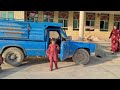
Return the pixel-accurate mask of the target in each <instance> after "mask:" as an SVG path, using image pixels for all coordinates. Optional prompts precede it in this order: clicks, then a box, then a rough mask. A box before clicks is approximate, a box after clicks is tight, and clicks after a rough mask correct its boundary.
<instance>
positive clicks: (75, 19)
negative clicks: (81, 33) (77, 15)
mask: <svg viewBox="0 0 120 90" xmlns="http://www.w3.org/2000/svg"><path fill="white" fill-rule="evenodd" d="M74 20H77V28H74V26H73V29H79V19H73V22H74Z"/></svg>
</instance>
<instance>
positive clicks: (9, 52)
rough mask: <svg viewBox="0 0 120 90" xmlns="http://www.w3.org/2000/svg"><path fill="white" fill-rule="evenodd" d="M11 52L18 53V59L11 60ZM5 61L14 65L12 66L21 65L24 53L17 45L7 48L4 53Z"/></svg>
mask: <svg viewBox="0 0 120 90" xmlns="http://www.w3.org/2000/svg"><path fill="white" fill-rule="evenodd" d="M11 53H14V54H15V55H17V59H16V61H13V60H10V59H9V58H8V56H9V54H11ZM2 56H3V58H4V60H5V62H6V63H7V64H9V65H12V66H16V67H17V66H20V65H21V64H22V62H23V60H24V57H25V56H24V53H23V52H22V51H21V50H20V49H19V48H16V47H10V48H8V49H6V50H5V51H4V52H3V54H2Z"/></svg>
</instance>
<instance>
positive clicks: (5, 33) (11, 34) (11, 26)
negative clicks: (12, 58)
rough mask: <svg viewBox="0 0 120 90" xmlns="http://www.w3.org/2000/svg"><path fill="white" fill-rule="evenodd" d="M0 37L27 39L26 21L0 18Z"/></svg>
mask: <svg viewBox="0 0 120 90" xmlns="http://www.w3.org/2000/svg"><path fill="white" fill-rule="evenodd" d="M0 39H28V28H27V23H26V22H21V21H9V20H8V21H4V20H0Z"/></svg>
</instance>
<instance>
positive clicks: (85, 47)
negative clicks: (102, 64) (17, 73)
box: [0, 19, 96, 66]
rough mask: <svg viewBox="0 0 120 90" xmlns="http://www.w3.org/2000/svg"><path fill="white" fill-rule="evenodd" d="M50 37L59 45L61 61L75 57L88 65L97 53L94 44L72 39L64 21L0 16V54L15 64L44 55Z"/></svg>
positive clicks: (79, 62)
mask: <svg viewBox="0 0 120 90" xmlns="http://www.w3.org/2000/svg"><path fill="white" fill-rule="evenodd" d="M51 38H56V40H57V44H58V45H59V46H60V52H59V58H60V60H61V61H63V60H65V59H67V58H72V59H73V61H74V62H75V63H76V64H87V63H88V61H89V57H90V56H91V55H95V49H96V45H95V44H94V43H88V42H80V41H72V40H71V39H70V38H69V37H68V36H67V35H66V33H65V31H64V30H63V29H62V24H61V23H55V22H28V21H20V20H4V19H0V54H2V56H3V58H4V61H5V62H6V63H8V64H10V65H12V66H19V65H21V64H22V62H23V60H24V59H25V58H26V57H30V56H32V57H34V56H41V57H45V56H46V50H47V49H48V46H49V44H50V39H51Z"/></svg>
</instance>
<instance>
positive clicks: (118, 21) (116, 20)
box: [114, 15, 120, 29]
mask: <svg viewBox="0 0 120 90" xmlns="http://www.w3.org/2000/svg"><path fill="white" fill-rule="evenodd" d="M114 26H117V28H118V29H120V15H114Z"/></svg>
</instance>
